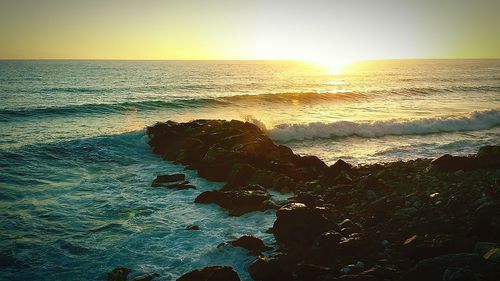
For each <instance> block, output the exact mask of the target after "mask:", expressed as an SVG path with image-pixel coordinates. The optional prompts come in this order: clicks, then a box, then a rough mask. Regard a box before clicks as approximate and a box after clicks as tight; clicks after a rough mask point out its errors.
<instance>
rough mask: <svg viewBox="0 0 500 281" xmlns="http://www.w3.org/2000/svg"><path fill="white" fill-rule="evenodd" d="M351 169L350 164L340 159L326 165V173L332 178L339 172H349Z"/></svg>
mask: <svg viewBox="0 0 500 281" xmlns="http://www.w3.org/2000/svg"><path fill="white" fill-rule="evenodd" d="M351 169H352V165H351V164H349V163H347V162H345V161H344V160H342V159H339V160H337V162H335V163H334V164H333V165H331V166H330V167H328V175H329V176H330V177H332V178H335V177H337V176H338V175H339V174H340V172H344V173H350V172H351Z"/></svg>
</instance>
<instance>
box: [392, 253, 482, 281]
mask: <svg viewBox="0 0 500 281" xmlns="http://www.w3.org/2000/svg"><path fill="white" fill-rule="evenodd" d="M484 266H485V260H484V259H483V258H482V257H481V256H480V255H478V254H466V253H462V254H452V255H444V256H438V257H435V258H430V259H425V260H422V261H420V262H418V263H417V264H416V265H415V266H414V267H413V268H412V269H410V270H409V271H408V272H407V273H405V274H404V275H403V276H402V277H401V279H399V280H400V281H421V280H426V281H442V280H443V276H444V275H445V271H446V270H447V269H450V268H455V269H465V268H468V269H470V270H472V271H473V272H481V271H482V270H483V269H484ZM447 278H449V277H447Z"/></svg>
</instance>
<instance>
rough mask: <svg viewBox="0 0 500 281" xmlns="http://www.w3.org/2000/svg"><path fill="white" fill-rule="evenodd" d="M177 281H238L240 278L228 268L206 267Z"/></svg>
mask: <svg viewBox="0 0 500 281" xmlns="http://www.w3.org/2000/svg"><path fill="white" fill-rule="evenodd" d="M177 281H240V277H239V276H238V274H237V273H236V272H235V271H234V270H233V269H232V268H231V267H229V266H208V267H205V268H203V269H201V270H193V271H191V272H189V273H186V274H184V275H182V276H181V277H179V278H178V279H177Z"/></svg>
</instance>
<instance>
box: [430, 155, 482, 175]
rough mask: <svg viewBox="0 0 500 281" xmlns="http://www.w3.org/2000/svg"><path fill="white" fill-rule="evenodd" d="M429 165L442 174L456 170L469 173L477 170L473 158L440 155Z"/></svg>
mask: <svg viewBox="0 0 500 281" xmlns="http://www.w3.org/2000/svg"><path fill="white" fill-rule="evenodd" d="M431 165H433V166H435V167H437V168H438V169H439V170H441V171H444V172H455V171H458V170H462V171H471V170H474V169H476V168H477V163H476V161H475V160H474V159H473V158H469V157H465V156H451V155H450V154H445V155H442V156H440V157H438V158H436V159H434V160H432V162H431Z"/></svg>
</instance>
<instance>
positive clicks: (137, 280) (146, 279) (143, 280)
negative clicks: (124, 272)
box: [134, 273, 160, 281]
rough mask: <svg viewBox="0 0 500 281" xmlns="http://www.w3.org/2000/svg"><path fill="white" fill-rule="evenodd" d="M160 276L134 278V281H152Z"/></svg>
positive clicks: (150, 275) (148, 275)
mask: <svg viewBox="0 0 500 281" xmlns="http://www.w3.org/2000/svg"><path fill="white" fill-rule="evenodd" d="M158 276H160V275H159V274H156V273H155V274H147V275H143V276H139V277H136V278H134V281H151V280H153V278H155V277H158Z"/></svg>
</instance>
